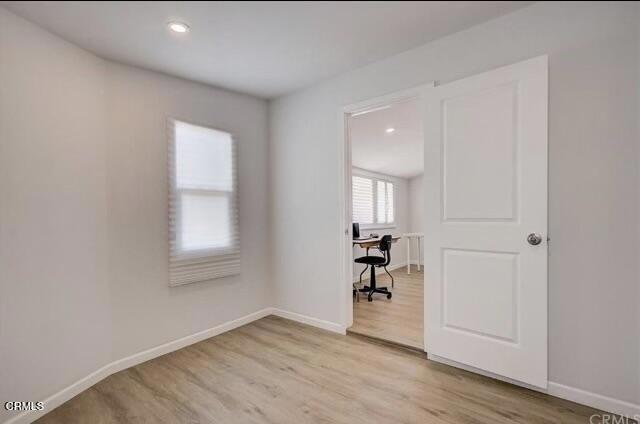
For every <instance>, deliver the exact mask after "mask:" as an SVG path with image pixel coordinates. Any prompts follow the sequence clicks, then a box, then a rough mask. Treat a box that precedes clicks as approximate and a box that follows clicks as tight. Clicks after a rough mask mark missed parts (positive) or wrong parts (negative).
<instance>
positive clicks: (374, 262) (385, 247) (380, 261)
mask: <svg viewBox="0 0 640 424" xmlns="http://www.w3.org/2000/svg"><path fill="white" fill-rule="evenodd" d="M378 250H380V252H382V254H383V255H384V256H370V255H367V256H362V257H360V258H357V259H356V260H355V262H356V263H358V264H364V265H367V268H368V267H369V266H371V278H370V279H369V286H365V287H364V288H362V289H360V291H361V292H363V293H368V296H367V300H368V301H369V302H371V301H373V294H374V293H381V294H386V295H387V299H391V292H390V291H389V290H388V289H387V288H386V287H378V286H376V267H378V268H380V267H382V268H384V270H385V271H387V265H389V263H390V262H391V236H390V235H385V236H382V238H381V239H380V243H379V244H378ZM367 268H365V271H366V270H367ZM362 272H363V273H364V271H362ZM387 274H389V271H387ZM389 276H391V274H389ZM360 281H362V273H361V274H360ZM391 281H393V277H391Z"/></svg>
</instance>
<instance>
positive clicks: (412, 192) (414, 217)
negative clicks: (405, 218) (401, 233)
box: [409, 174, 425, 233]
mask: <svg viewBox="0 0 640 424" xmlns="http://www.w3.org/2000/svg"><path fill="white" fill-rule="evenodd" d="M424 208H425V205H424V174H420V175H418V176H417V177H413V178H411V179H410V180H409V226H410V227H411V231H414V232H416V233H421V232H423V231H424V222H423V221H424Z"/></svg>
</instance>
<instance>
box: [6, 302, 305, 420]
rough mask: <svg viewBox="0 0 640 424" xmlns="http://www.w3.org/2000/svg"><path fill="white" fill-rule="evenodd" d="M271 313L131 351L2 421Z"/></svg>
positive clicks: (33, 414)
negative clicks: (129, 353)
mask: <svg viewBox="0 0 640 424" xmlns="http://www.w3.org/2000/svg"><path fill="white" fill-rule="evenodd" d="M271 314H272V308H265V309H262V310H260V311H257V312H253V313H251V314H249V315H245V316H243V317H240V318H238V319H234V320H232V321H228V322H225V323H223V324H220V325H217V326H215V327H212V328H209V329H207V330H204V331H200V332H198V333H195V334H191V335H189V336H186V337H182V338H179V339H177V340H173V341H171V342H168V343H164V344H162V345H159V346H156V347H152V348H151V349H147V350H145V351H142V352H139V353H136V354H133V355H131V356H128V357H126V358H122V359H119V360H117V361H114V362H111V363H109V364H107V365H105V366H103V367H102V368H100V369H98V370H97V371H94V372H92V373H91V374H89V375H88V376H86V377H84V378H81V379H80V380H78V381H76V382H75V383H73V384H71V385H70V386H67V387H65V388H64V389H62V390H61V391H59V392H57V393H55V394H53V395H51V396H49V397H48V398H47V399H45V400H44V401H43V402H44V409H43V410H42V411H23V412H21V413H20V414H18V415H16V416H14V417H11V418H10V419H9V420H8V421H5V423H4V424H27V423H32V422H33V421H35V420H37V419H38V418H40V417H41V416H43V415H44V414H46V413H47V412H50V411H52V410H53V409H55V408H57V407H58V406H60V405H62V404H63V403H65V402H66V401H68V400H69V399H71V398H73V397H74V396H76V395H78V394H80V393H81V392H83V391H84V390H86V389H88V388H89V387H91V386H93V385H94V384H96V383H98V382H99V381H101V380H103V379H105V378H106V377H108V376H110V375H111V374H114V373H116V372H118V371H122V370H124V369H126V368H130V367H133V366H134V365H138V364H141V363H143V362H145V361H148V360H150V359H153V358H157V357H158V356H162V355H165V354H167V353H170V352H173V351H176V350H178V349H182V348H183V347H186V346H189V345H192V344H194V343H197V342H200V341H202V340H206V339H208V338H210V337H213V336H217V335H218V334H222V333H225V332H227V331H230V330H233V329H234V328H238V327H242V326H243V325H246V324H249V323H251V322H253V321H256V320H259V319H261V318H264V317H266V316H269V315H271ZM285 318H286V317H285ZM311 325H313V324H311Z"/></svg>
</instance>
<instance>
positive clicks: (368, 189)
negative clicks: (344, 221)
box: [352, 175, 373, 224]
mask: <svg viewBox="0 0 640 424" xmlns="http://www.w3.org/2000/svg"><path fill="white" fill-rule="evenodd" d="M352 196H353V222H359V223H360V224H373V181H372V180H371V179H369V178H364V177H358V176H356V175H354V176H353V179H352Z"/></svg>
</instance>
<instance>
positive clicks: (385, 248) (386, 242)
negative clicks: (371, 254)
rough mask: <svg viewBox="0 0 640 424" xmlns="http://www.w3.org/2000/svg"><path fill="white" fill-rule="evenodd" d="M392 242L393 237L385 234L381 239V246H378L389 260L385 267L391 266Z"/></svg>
mask: <svg viewBox="0 0 640 424" xmlns="http://www.w3.org/2000/svg"><path fill="white" fill-rule="evenodd" d="M392 242H393V240H392V239H391V235H390V234H385V235H384V236H382V238H381V239H380V244H378V249H379V250H380V251H381V252H382V253H384V256H385V258H387V261H386V263H385V264H384V266H387V265H389V262H391V243H392Z"/></svg>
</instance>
